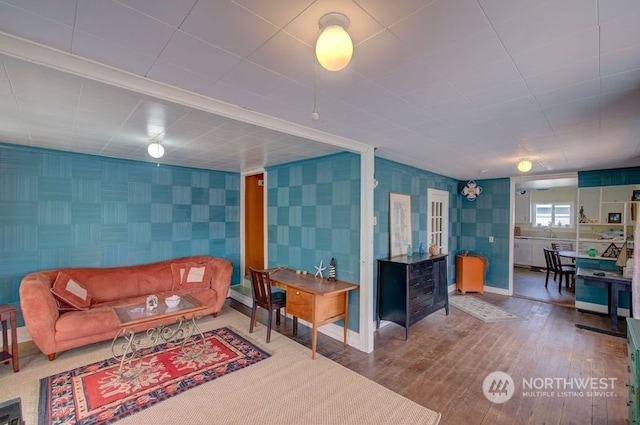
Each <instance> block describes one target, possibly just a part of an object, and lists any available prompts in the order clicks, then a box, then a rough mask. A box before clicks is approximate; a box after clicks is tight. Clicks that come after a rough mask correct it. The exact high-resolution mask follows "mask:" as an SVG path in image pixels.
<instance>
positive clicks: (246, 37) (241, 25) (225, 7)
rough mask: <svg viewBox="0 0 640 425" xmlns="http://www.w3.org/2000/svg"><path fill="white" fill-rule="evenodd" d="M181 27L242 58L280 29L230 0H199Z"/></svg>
mask: <svg viewBox="0 0 640 425" xmlns="http://www.w3.org/2000/svg"><path fill="white" fill-rule="evenodd" d="M180 28H181V30H182V31H184V32H186V33H189V34H191V35H194V36H196V37H199V38H201V39H203V40H205V41H207V42H209V43H211V44H214V45H216V46H218V47H220V48H222V49H224V50H226V51H228V52H230V53H233V54H235V55H237V56H240V57H246V56H247V55H249V54H250V53H251V52H253V51H254V50H255V49H257V48H258V47H260V46H261V45H262V44H263V43H264V42H265V41H266V40H268V39H269V38H271V37H273V36H274V35H275V34H276V33H277V32H278V28H277V27H275V26H274V25H273V24H271V23H269V22H267V21H265V20H263V19H260V18H259V17H257V16H256V15H254V14H252V13H250V12H249V11H248V10H246V9H244V8H242V7H240V6H238V5H237V4H235V3H233V2H231V1H228V0H220V1H199V2H198V3H197V4H196V6H195V7H194V8H193V10H192V11H191V13H190V14H189V16H188V17H187V19H185V21H184V23H183V24H182V26H181V27H180ZM248 29H250V30H248Z"/></svg>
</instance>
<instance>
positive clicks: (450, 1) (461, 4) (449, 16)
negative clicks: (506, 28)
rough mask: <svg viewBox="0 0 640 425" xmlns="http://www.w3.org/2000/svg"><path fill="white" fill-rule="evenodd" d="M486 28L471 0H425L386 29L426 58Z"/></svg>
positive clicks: (485, 22)
mask: <svg viewBox="0 0 640 425" xmlns="http://www.w3.org/2000/svg"><path fill="white" fill-rule="evenodd" d="M488 28H489V23H488V21H487V20H486V18H485V17H484V15H483V14H482V13H481V11H480V9H479V7H478V4H477V3H476V1H475V0H447V1H438V2H435V3H431V4H429V5H428V6H427V7H425V8H423V9H420V10H419V11H418V12H417V13H415V14H413V15H411V16H410V17H408V18H407V19H406V20H404V21H402V22H401V23H398V24H396V25H393V26H392V27H391V28H390V29H391V32H393V33H394V34H396V35H397V36H398V37H399V38H400V39H401V40H402V41H403V42H405V43H407V45H408V46H409V47H410V48H412V49H413V50H414V52H416V53H417V54H419V55H421V56H422V57H423V58H425V59H428V58H429V57H430V56H431V55H434V54H435V53H437V52H439V51H441V50H444V49H446V48H448V47H449V46H450V45H452V44H454V43H455V42H457V41H459V40H462V39H464V38H465V37H467V36H469V35H471V34H475V33H480V32H481V31H483V30H486V29H488Z"/></svg>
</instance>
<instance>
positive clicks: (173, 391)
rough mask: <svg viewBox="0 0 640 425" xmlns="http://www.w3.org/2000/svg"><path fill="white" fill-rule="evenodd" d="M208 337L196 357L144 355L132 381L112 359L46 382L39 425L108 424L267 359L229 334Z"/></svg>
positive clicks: (160, 350) (168, 348)
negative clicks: (120, 370) (125, 376)
mask: <svg viewBox="0 0 640 425" xmlns="http://www.w3.org/2000/svg"><path fill="white" fill-rule="evenodd" d="M204 336H205V347H204V351H203V353H202V354H200V355H199V356H197V357H192V356H189V355H187V354H185V353H184V352H183V350H182V348H181V346H180V345H177V344H173V343H164V344H160V345H158V346H156V347H154V348H149V349H146V350H144V351H143V352H142V354H143V356H142V359H141V361H140V363H135V364H134V365H132V366H133V367H135V368H136V371H137V373H135V374H132V377H131V378H123V377H121V374H120V372H119V367H120V363H119V362H118V361H117V360H115V359H113V358H109V359H106V360H104V361H100V362H96V363H92V364H89V365H87V366H82V367H78V368H74V369H71V370H67V371H65V372H62V373H57V374H55V375H52V376H48V377H46V378H43V379H42V380H41V381H40V406H39V409H38V410H39V412H40V415H39V418H38V423H39V424H40V425H45V424H70V423H73V424H79V425H82V424H95V425H101V424H109V423H112V422H114V421H117V420H119V419H122V418H123V417H125V416H128V415H130V414H132V413H135V412H138V411H140V410H142V409H146V408H148V407H150V406H152V405H154V404H156V403H159V402H161V401H163V400H166V399H167V398H169V397H173V396H175V395H177V394H180V393H182V392H184V391H187V390H189V389H191V388H193V387H195V386H198V385H201V384H203V383H205V382H209V381H211V380H213V379H217V378H219V377H221V376H224V375H226V374H228V373H231V372H235V371H237V370H239V369H243V368H245V367H248V366H250V365H253V364H255V363H257V362H259V361H261V360H264V359H266V358H268V357H269V354H268V353H266V352H265V351H263V350H261V349H260V348H258V347H256V346H255V345H253V344H251V343H250V342H249V341H247V340H245V339H244V338H242V337H241V336H239V335H238V334H236V333H235V332H233V331H231V330H230V329H228V328H221V329H216V330H213V331H209V332H207V333H205V334H204ZM198 338H199V337H198ZM128 369H129V367H128V366H127V364H126V363H125V367H124V368H123V370H122V372H123V373H124V374H125V375H127V373H128V372H129V370H128Z"/></svg>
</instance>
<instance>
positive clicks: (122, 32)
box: [76, 1, 175, 57]
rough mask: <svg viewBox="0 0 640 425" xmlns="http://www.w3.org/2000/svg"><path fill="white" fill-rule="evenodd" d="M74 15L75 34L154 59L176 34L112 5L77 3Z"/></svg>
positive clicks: (129, 10) (126, 8)
mask: <svg viewBox="0 0 640 425" xmlns="http://www.w3.org/2000/svg"><path fill="white" fill-rule="evenodd" d="M77 14H78V16H77V21H76V29H77V30H79V31H83V32H86V33H89V34H93V35H94V36H96V37H99V38H101V39H103V40H108V41H110V42H112V43H115V44H117V45H120V46H126V47H127V48H128V49H131V50H134V51H136V52H140V53H143V54H146V55H150V56H154V57H155V56H157V55H159V54H160V52H161V51H162V49H163V48H164V46H165V45H166V44H167V42H168V41H169V38H170V37H171V34H173V32H174V31H175V29H174V28H172V27H171V26H169V25H167V24H165V23H163V22H160V21H158V20H156V19H152V18H150V17H149V16H146V15H143V14H142V13H140V12H138V11H135V10H133V9H131V8H129V7H126V6H123V5H121V4H118V3H115V2H112V1H84V2H79V3H78V12H77ZM114 22H117V23H118V24H117V25H114Z"/></svg>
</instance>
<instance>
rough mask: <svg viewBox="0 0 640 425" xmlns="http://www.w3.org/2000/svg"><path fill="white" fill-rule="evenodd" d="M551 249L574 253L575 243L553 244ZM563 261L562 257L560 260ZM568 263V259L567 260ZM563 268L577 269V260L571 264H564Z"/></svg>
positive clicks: (573, 260)
mask: <svg viewBox="0 0 640 425" xmlns="http://www.w3.org/2000/svg"><path fill="white" fill-rule="evenodd" d="M551 249H553V250H556V251H573V243H571V242H551ZM560 259H561V260H562V257H561V258H560ZM565 261H566V259H565ZM562 265H563V266H569V267H575V259H572V260H571V264H568V263H566V262H564V263H562Z"/></svg>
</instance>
